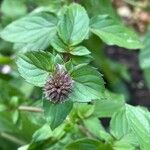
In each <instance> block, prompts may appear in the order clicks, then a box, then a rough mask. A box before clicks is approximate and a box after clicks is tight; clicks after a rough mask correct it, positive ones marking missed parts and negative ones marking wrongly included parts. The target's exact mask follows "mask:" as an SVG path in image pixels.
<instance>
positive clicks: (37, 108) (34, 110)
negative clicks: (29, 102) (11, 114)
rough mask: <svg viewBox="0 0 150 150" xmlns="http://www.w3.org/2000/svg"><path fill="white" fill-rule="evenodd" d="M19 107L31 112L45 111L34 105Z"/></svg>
mask: <svg viewBox="0 0 150 150" xmlns="http://www.w3.org/2000/svg"><path fill="white" fill-rule="evenodd" d="M18 109H19V110H21V111H30V112H37V113H42V112H43V111H44V110H43V109H42V108H40V107H33V106H19V107H18Z"/></svg>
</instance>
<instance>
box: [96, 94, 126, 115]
mask: <svg viewBox="0 0 150 150" xmlns="http://www.w3.org/2000/svg"><path fill="white" fill-rule="evenodd" d="M124 104H125V103H124V97H123V96H122V95H119V94H113V93H111V92H108V91H106V92H105V95H104V99H101V101H96V103H95V110H94V115H96V116H97V117H111V116H112V115H113V114H114V113H115V112H116V111H118V110H119V109H120V108H122V107H123V106H124Z"/></svg>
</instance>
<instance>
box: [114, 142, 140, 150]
mask: <svg viewBox="0 0 150 150" xmlns="http://www.w3.org/2000/svg"><path fill="white" fill-rule="evenodd" d="M113 149H114V150H137V148H136V147H135V146H134V145H132V144H131V143H130V141H129V139H121V140H119V141H115V142H114V144H113Z"/></svg>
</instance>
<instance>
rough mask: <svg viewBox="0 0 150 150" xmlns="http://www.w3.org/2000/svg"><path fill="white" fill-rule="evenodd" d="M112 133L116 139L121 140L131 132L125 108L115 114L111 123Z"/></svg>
mask: <svg viewBox="0 0 150 150" xmlns="http://www.w3.org/2000/svg"><path fill="white" fill-rule="evenodd" d="M110 132H111V134H112V135H113V136H114V137H115V138H116V139H120V138H122V137H123V136H124V135H126V134H128V133H130V132H131V130H130V127H129V124H128V120H127V118H126V113H125V109H124V108H122V109H120V110H119V111H117V112H116V113H114V114H113V116H112V119H111V122H110Z"/></svg>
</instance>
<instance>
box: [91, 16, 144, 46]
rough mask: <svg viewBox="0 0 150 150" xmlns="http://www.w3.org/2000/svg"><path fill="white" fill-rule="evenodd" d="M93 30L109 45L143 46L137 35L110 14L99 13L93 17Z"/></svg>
mask: <svg viewBox="0 0 150 150" xmlns="http://www.w3.org/2000/svg"><path fill="white" fill-rule="evenodd" d="M91 31H92V32H93V33H94V34H96V35H97V36H99V38H101V39H102V40H103V41H104V42H105V43H106V44H108V45H118V46H120V47H124V48H128V49H137V48H141V47H142V44H141V42H140V41H139V39H138V37H137V35H136V34H135V33H134V32H133V31H132V30H130V29H128V28H126V27H125V26H124V25H122V24H120V23H118V22H117V21H115V20H113V19H112V18H111V17H109V16H108V15H99V16H96V17H93V18H92V19H91Z"/></svg>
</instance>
